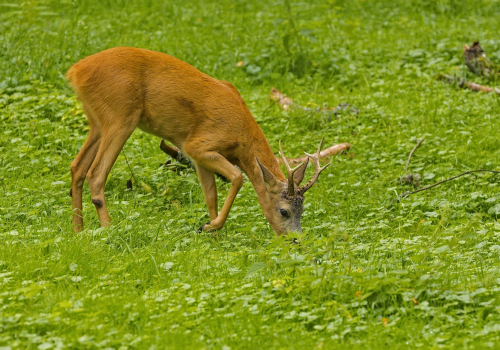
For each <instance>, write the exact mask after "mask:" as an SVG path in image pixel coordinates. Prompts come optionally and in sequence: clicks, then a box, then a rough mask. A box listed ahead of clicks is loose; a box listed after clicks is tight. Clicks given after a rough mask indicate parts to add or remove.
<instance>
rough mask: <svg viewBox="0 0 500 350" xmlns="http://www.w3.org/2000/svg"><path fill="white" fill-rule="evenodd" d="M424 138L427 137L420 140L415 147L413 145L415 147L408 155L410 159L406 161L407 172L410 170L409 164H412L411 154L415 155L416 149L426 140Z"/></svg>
mask: <svg viewBox="0 0 500 350" xmlns="http://www.w3.org/2000/svg"><path fill="white" fill-rule="evenodd" d="M424 140H425V139H422V140H420V141H418V143H417V145H416V146H415V147H413V149H412V150H411V152H410V155H409V156H408V160H407V161H406V165H405V173H406V172H408V165H409V164H410V160H411V156H412V155H413V152H415V150H416V149H417V148H418V146H420V144H421V143H422V142H424Z"/></svg>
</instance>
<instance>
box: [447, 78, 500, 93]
mask: <svg viewBox="0 0 500 350" xmlns="http://www.w3.org/2000/svg"><path fill="white" fill-rule="evenodd" d="M437 80H442V81H444V82H445V83H448V84H457V85H458V86H459V87H461V88H464V89H470V90H472V91H477V92H484V93H490V92H494V93H496V94H497V95H500V89H499V88H492V87H489V86H485V85H480V84H476V83H473V82H470V81H467V80H465V79H463V78H460V77H456V76H453V75H448V74H439V75H438V76H437Z"/></svg>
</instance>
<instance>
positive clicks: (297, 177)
mask: <svg viewBox="0 0 500 350" xmlns="http://www.w3.org/2000/svg"><path fill="white" fill-rule="evenodd" d="M307 164H309V157H307V159H306V161H305V162H304V163H302V165H301V166H300V168H298V169H297V170H296V171H295V173H294V174H293V183H294V185H295V188H298V187H299V185H300V183H301V182H302V180H304V175H305V173H306V169H307Z"/></svg>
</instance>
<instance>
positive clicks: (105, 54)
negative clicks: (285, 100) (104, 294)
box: [67, 47, 328, 234]
mask: <svg viewBox="0 0 500 350" xmlns="http://www.w3.org/2000/svg"><path fill="white" fill-rule="evenodd" d="M67 77H68V79H69V81H70V83H71V85H72V86H73V88H74V89H75V91H76V93H77V95H78V98H79V99H80V100H81V102H82V104H83V108H84V111H85V113H86V115H87V117H88V121H89V124H90V132H89V135H88V138H87V140H86V142H85V144H84V145H83V147H82V149H81V150H80V152H79V153H78V156H77V157H76V158H75V160H74V161H73V162H72V164H71V178H72V183H71V191H70V195H71V196H72V197H73V200H72V201H73V228H74V230H75V231H76V232H78V231H81V230H82V229H83V217H82V188H83V183H84V181H85V179H87V182H88V184H89V187H90V192H91V194H92V203H93V204H94V206H95V207H96V209H97V214H98V216H99V222H100V224H101V226H106V225H108V224H109V223H110V222H111V220H110V217H109V213H108V209H107V207H106V201H105V199H104V186H105V184H106V179H107V177H108V174H109V171H110V170H111V167H112V166H113V163H114V162H115V160H116V158H117V157H118V154H119V153H120V151H121V149H122V147H123V145H124V144H125V142H126V141H127V139H128V138H129V136H130V135H131V134H132V132H133V131H134V130H135V128H136V127H139V128H140V129H142V130H144V131H146V132H148V133H150V134H153V135H155V136H158V137H160V138H162V139H166V140H168V141H169V142H171V143H172V144H174V145H175V146H177V147H178V148H179V149H180V150H181V151H182V152H183V153H184V154H185V155H187V156H188V157H189V158H190V159H191V160H193V162H194V164H195V168H196V172H197V174H198V178H199V180H200V183H201V187H202V189H203V193H204V195H205V202H206V204H207V207H208V212H209V215H210V221H209V222H208V223H206V224H205V225H203V226H202V227H201V228H200V229H202V230H205V231H214V230H218V229H220V228H221V227H222V226H223V225H224V222H225V221H226V219H227V216H228V214H229V210H230V208H231V206H232V204H233V201H234V199H235V197H236V194H237V193H238V191H239V189H240V188H241V186H242V184H243V178H242V175H241V172H240V171H239V170H238V169H237V168H236V167H235V166H234V165H237V166H238V167H239V168H240V169H241V170H243V171H244V172H245V173H246V174H247V175H248V178H249V179H250V181H251V182H252V184H253V186H254V188H255V191H256V192H257V196H258V200H259V203H260V205H261V207H262V210H263V211H264V215H265V216H266V218H267V220H268V221H269V223H270V224H271V227H272V228H273V229H274V231H275V232H276V233H277V234H283V233H286V232H290V231H301V227H300V218H301V215H302V210H303V200H304V197H303V195H304V192H306V191H307V190H308V189H309V188H311V186H312V185H313V184H314V182H315V181H316V180H317V179H318V176H319V174H320V173H321V171H323V169H325V168H326V166H327V165H328V164H327V165H325V166H324V167H320V165H319V151H320V150H321V142H320V146H319V147H318V152H317V153H316V154H314V155H310V154H307V155H308V156H309V157H310V158H311V159H312V160H313V162H314V166H315V172H314V175H313V177H312V179H311V180H310V181H309V182H308V183H307V184H305V185H304V186H302V187H299V185H300V183H301V181H302V180H303V178H304V174H305V170H306V167H307V163H308V161H309V158H308V159H307V161H305V162H304V163H302V164H300V165H299V166H297V167H295V168H294V169H291V168H290V166H289V164H288V162H287V159H286V158H285V156H284V154H283V150H282V149H281V142H280V155H281V157H282V158H283V162H284V164H285V166H286V170H287V175H288V179H286V178H285V176H284V175H283V173H282V172H281V170H280V167H279V165H278V162H277V160H276V158H275V156H274V154H273V151H272V150H271V147H270V146H269V143H268V142H267V140H266V138H265V137H264V134H263V133H262V130H261V129H260V128H259V126H258V125H257V122H256V121H255V119H254V118H253V116H252V114H251V113H250V111H249V109H248V107H247V106H246V105H245V102H244V101H243V99H242V98H241V96H240V94H239V93H238V91H237V90H236V88H235V87H234V86H233V85H231V84H230V83H228V82H225V81H220V80H217V79H214V78H212V77H210V76H208V75H206V74H204V73H202V72H200V71H199V70H197V69H196V68H194V67H193V66H191V65H189V64H188V63H185V62H183V61H181V60H178V59H176V58H174V57H172V56H169V55H166V54H164V53H160V52H155V51H149V50H143V49H137V48H129V47H117V48H112V49H108V50H105V51H102V52H100V53H97V54H95V55H92V56H89V57H86V58H84V59H82V60H81V61H79V62H78V63H76V64H75V65H74V66H73V67H71V69H70V70H69V71H68V73H67ZM215 172H217V173H219V174H221V175H223V176H224V177H226V178H227V179H228V180H229V181H230V182H231V188H230V190H229V193H228V195H227V198H226V201H225V202H224V205H223V206H222V209H221V211H220V212H218V207H217V188H216V185H215V177H214V173H215Z"/></svg>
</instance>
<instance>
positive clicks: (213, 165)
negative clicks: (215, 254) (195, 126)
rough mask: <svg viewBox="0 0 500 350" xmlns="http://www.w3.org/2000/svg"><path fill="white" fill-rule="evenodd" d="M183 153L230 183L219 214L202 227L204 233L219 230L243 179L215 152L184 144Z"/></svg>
mask: <svg viewBox="0 0 500 350" xmlns="http://www.w3.org/2000/svg"><path fill="white" fill-rule="evenodd" d="M184 151H185V152H186V154H187V155H188V157H190V158H192V159H194V160H195V161H196V163H197V164H199V165H200V166H201V167H203V168H205V169H207V170H210V171H212V172H217V173H219V174H221V175H222V176H224V177H226V178H227V179H229V181H230V182H231V188H230V189H229V193H228V195H227V198H226V201H225V202H224V205H223V206H222V209H221V211H220V213H219V214H218V215H217V217H216V218H215V219H212V218H211V219H212V220H211V221H210V223H207V224H205V225H204V226H203V230H204V231H214V230H219V229H221V228H222V226H224V223H225V222H226V219H227V216H228V215H229V210H230V209H231V206H232V205H233V202H234V199H235V198H236V195H237V194H238V191H239V190H240V188H241V186H242V185H243V177H242V176H241V173H240V172H239V171H238V169H236V167H235V166H234V165H233V164H231V163H230V162H229V161H228V160H227V159H226V158H224V157H223V156H222V155H221V154H219V153H217V152H213V151H203V150H200V147H199V145H198V144H196V143H193V144H189V143H186V145H184Z"/></svg>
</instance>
